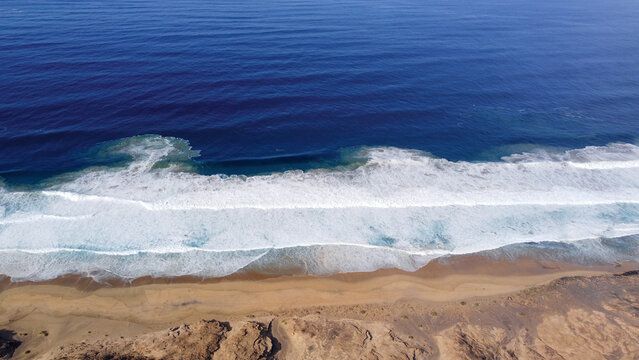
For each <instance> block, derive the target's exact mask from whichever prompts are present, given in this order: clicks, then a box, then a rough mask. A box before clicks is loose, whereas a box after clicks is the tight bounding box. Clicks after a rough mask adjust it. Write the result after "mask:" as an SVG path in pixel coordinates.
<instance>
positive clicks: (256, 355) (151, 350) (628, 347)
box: [0, 271, 639, 360]
mask: <svg viewBox="0 0 639 360" xmlns="http://www.w3.org/2000/svg"><path fill="white" fill-rule="evenodd" d="M0 335H2V336H1V337H0V339H2V340H0V341H1V343H0V358H11V357H12V355H13V356H14V357H15V358H31V357H30V354H29V349H27V348H25V347H24V345H23V346H20V342H19V341H17V340H15V339H14V337H13V334H12V333H11V332H9V331H7V330H3V331H2V333H0ZM14 351H15V353H14ZM37 358H40V359H69V360H71V359H104V360H106V359H110V360H115V359H140V360H141V359H437V358H440V359H579V360H586V359H638V358H639V272H637V271H633V272H627V273H624V274H619V275H603V276H593V277H569V278H561V279H558V280H555V281H553V282H551V283H549V284H547V285H543V286H539V287H533V288H529V289H526V290H524V291H520V292H517V293H514V294H510V295H503V296H491V297H484V298H473V299H468V300H464V301H458V302H446V303H425V302H416V301H410V300H407V301H402V302H399V303H395V304H386V305H381V304H378V305H354V306H328V307H325V306H322V307H315V308H306V309H290V310H286V311H281V312H279V313H277V314H275V315H273V316H266V317H265V316H254V315H248V316H247V317H245V318H243V319H233V320H231V321H229V322H224V321H218V320H201V321H199V322H194V323H191V324H184V325H181V326H177V327H174V328H170V329H167V330H163V331H157V332H151V333H147V334H143V335H139V336H133V337H119V338H111V339H108V338H106V339H100V340H93V341H85V342H80V343H72V344H67V345H64V346H59V347H56V348H55V349H52V350H51V351H49V352H48V353H46V354H43V355H41V356H38V357H37Z"/></svg>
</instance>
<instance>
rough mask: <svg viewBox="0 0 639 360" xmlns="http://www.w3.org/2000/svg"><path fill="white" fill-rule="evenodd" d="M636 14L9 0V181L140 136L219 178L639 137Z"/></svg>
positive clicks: (491, 1) (5, 95) (561, 7)
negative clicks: (374, 157)
mask: <svg viewBox="0 0 639 360" xmlns="http://www.w3.org/2000/svg"><path fill="white" fill-rule="evenodd" d="M637 19H639V2H637V1H621V0H586V1H575V0H560V1H549V0H542V1H527V0H526V1H519V0H513V1H498V0H487V1H474V0H469V1H465V0H446V1H443V0H435V1H423V0H419V1H416V0H399V1H391V0H366V1H361V0H346V1H333V0H328V1H326V0H322V1H317V0H313V1H305V0H286V1H272V0H266V1H243V0H240V1H217V0H215V1H198V0H196V1H194V0H190V1H166V0H160V1H147V0H137V1H122V0H113V1H13V0H9V1H6V0H5V1H2V2H0V176H2V177H4V178H5V179H7V181H9V182H10V183H11V182H15V183H20V182H28V181H29V182H30V181H33V180H34V179H35V180H37V179H41V178H44V177H48V176H51V175H54V174H59V173H62V172H66V171H69V170H75V169H79V168H82V167H85V166H88V165H91V164H93V163H95V162H96V161H97V160H96V159H95V158H94V157H92V156H91V155H90V154H91V151H90V149H91V148H92V147H94V146H95V145H96V144H98V143H100V142H103V141H108V140H116V139H120V138H124V137H129V136H133V135H139V134H160V135H164V136H175V137H179V138H184V139H188V140H189V141H190V143H191V145H192V146H193V148H194V149H199V150H201V156H200V158H199V159H198V161H199V165H200V166H201V171H203V172H206V173H217V172H221V173H256V172H268V171H273V170H281V169H289V168H291V169H295V168H301V169H306V168H309V167H316V166H321V164H324V163H327V162H328V163H330V162H331V161H334V160H335V159H336V158H338V154H339V151H340V149H344V148H351V147H355V148H356V147H359V146H363V145H392V146H397V147H401V148H412V149H421V150H425V151H428V152H431V153H432V154H434V155H436V156H439V157H443V158H447V159H450V160H471V161H474V160H486V159H497V158H499V157H500V156H503V155H507V154H510V153H513V152H518V151H519V150H521V149H527V148H529V147H536V146H540V147H560V148H580V147H584V146H587V145H604V144H607V143H610V142H627V143H635V142H636V139H637V136H638V135H639V119H638V115H639V21H637Z"/></svg>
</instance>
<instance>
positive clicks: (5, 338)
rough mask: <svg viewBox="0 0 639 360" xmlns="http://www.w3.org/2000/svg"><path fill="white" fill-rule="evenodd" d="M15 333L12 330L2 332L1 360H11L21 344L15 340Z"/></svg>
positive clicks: (0, 332)
mask: <svg viewBox="0 0 639 360" xmlns="http://www.w3.org/2000/svg"><path fill="white" fill-rule="evenodd" d="M14 336H15V333H14V332H13V331H10V330H0V359H10V358H11V357H12V356H13V353H14V352H15V350H16V349H17V348H18V346H20V344H21V342H20V341H18V340H16V339H14V338H13V337H14Z"/></svg>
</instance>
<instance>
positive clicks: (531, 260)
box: [0, 252, 639, 293]
mask: <svg viewBox="0 0 639 360" xmlns="http://www.w3.org/2000/svg"><path fill="white" fill-rule="evenodd" d="M482 253H489V252H480V253H469V254H461V255H445V256H441V257H438V258H435V259H433V260H431V261H430V262H428V264H426V265H424V266H423V267H421V268H419V269H417V270H415V271H406V270H401V269H396V268H383V269H378V270H375V271H370V272H346V273H336V274H331V275H312V274H280V275H276V274H267V273H260V272H256V271H246V272H236V273H233V274H230V275H226V276H220V277H202V276H195V275H181V276H171V277H153V276H141V277H136V278H132V279H126V278H120V277H111V278H103V279H100V280H96V279H95V278H93V277H91V276H85V275H79V274H67V275H62V276H58V277H56V278H54V279H50V280H43V281H33V280H24V281H22V280H21V281H13V280H12V279H11V277H10V276H6V275H4V274H0V293H2V292H4V291H6V290H9V289H15V288H20V287H29V286H43V285H52V286H63V287H71V288H74V289H76V290H81V291H89V292H91V291H96V290H99V289H104V288H130V287H140V286H147V285H171V284H217V283H227V282H238V281H239V282H242V281H244V282H248V281H292V282H295V281H308V280H311V279H316V280H322V279H323V280H329V281H330V280H336V281H341V282H357V281H364V280H370V279H375V278H380V277H385V276H391V275H397V276H407V277H417V278H438V277H443V276H449V275H464V274H473V275H486V276H497V277H500V276H504V274H509V275H519V276H530V275H544V274H552V273H556V272H566V271H585V272H602V273H606V272H607V273H612V272H620V271H622V272H623V271H628V270H633V269H634V267H636V268H639V262H634V261H624V262H622V263H614V264H607V263H598V264H591V265H585V264H580V263H576V262H569V261H556V260H545V259H543V258H540V257H535V256H517V257H516V258H515V259H507V258H503V257H498V258H493V257H490V256H483V255H482Z"/></svg>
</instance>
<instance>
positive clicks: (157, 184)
mask: <svg viewBox="0 0 639 360" xmlns="http://www.w3.org/2000/svg"><path fill="white" fill-rule="evenodd" d="M97 154H99V155H100V156H107V157H108V156H113V157H117V156H121V157H122V158H123V159H125V161H124V162H122V163H121V164H119V165H114V166H110V167H93V168H88V169H85V170H83V171H80V172H77V173H72V174H66V175H63V176H59V177H57V178H55V179H51V180H49V181H47V182H46V183H44V184H42V185H41V186H39V187H38V188H33V189H26V190H25V189H19V188H13V187H10V186H8V185H0V186H3V187H2V188H0V273H2V274H6V275H9V276H11V277H12V278H14V279H16V280H46V279H51V278H54V277H56V276H59V275H63V274H69V273H80V274H89V275H92V276H120V277H124V278H132V277H138V276H145V275H151V276H177V275H187V274H191V275H201V276H223V275H227V274H231V273H234V272H237V271H242V270H246V269H247V268H251V269H256V270H258V271H262V272H276V273H278V272H279V273H297V272H300V271H301V272H304V273H314V274H329V273H336V272H348V271H371V270H375V269H378V268H385V267H397V268H401V269H406V270H414V269H417V268H418V267H420V266H423V265H424V264H426V263H427V262H428V261H429V260H431V259H432V258H434V257H437V256H442V255H446V254H459V253H470V252H478V251H484V250H489V249H496V248H500V247H504V246H512V245H513V244H522V243H529V242H538V243H539V242H544V241H556V242H564V243H566V242H572V241H576V240H584V239H600V238H616V237H621V236H632V235H635V234H639V147H637V146H635V145H633V144H622V143H616V144H610V145H608V146H591V147H586V148H583V149H575V150H569V151H565V152H550V151H544V150H539V151H535V152H529V153H522V154H514V155H510V156H508V157H504V158H503V159H502V160H501V161H494V162H463V161H459V162H452V161H448V160H446V159H439V158H435V157H433V156H431V155H429V154H428V153H424V152H420V151H414V150H406V149H399V148H392V147H369V148H362V149H361V150H360V151H359V152H358V153H357V154H355V156H354V157H353V159H354V160H353V162H352V164H351V165H349V166H341V167H336V168H330V169H329V168H326V169H315V170H310V171H286V172H280V173H272V174H268V175H255V176H241V175H233V176H227V175H202V174H198V173H197V172H195V170H194V167H193V166H191V164H190V159H192V158H193V157H195V156H197V155H198V152H197V151H194V150H192V149H191V147H190V146H189V144H188V142H187V141H186V140H183V139H177V138H169V137H162V136H157V135H146V136H137V137H132V138H126V139H122V140H119V141H116V142H113V143H109V144H106V145H104V146H102V147H101V148H100V149H99V151H97ZM0 184H1V183H0ZM593 241H594V240H593ZM633 244H634V243H633ZM584 249H585V250H584V252H588V249H587V248H584ZM615 254H617V255H619V254H620V253H615ZM633 254H634V252H633ZM617 255H615V256H617ZM580 256H583V254H582V255H580ZM611 256H612V255H611ZM619 256H620V255H619ZM612 257H614V256H612ZM612 257H611V258H610V259H609V260H610V261H613V260H614V259H612Z"/></svg>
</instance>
